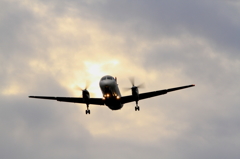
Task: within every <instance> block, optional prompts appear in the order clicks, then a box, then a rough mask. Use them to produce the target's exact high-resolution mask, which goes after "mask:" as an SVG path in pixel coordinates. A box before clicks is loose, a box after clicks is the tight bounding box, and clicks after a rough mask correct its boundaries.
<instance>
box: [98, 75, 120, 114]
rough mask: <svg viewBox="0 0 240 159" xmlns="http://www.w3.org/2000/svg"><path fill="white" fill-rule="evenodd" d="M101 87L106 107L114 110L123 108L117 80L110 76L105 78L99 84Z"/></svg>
mask: <svg viewBox="0 0 240 159" xmlns="http://www.w3.org/2000/svg"><path fill="white" fill-rule="evenodd" d="M99 86H100V89H101V91H102V94H103V100H104V103H105V105H106V106H108V107H109V108H110V109H112V110H118V109H121V108H122V107H123V104H122V103H121V93H120V91H119V88H118V84H117V80H116V78H113V77H112V76H109V75H107V76H103V77H102V78H101V80H100V82H99Z"/></svg>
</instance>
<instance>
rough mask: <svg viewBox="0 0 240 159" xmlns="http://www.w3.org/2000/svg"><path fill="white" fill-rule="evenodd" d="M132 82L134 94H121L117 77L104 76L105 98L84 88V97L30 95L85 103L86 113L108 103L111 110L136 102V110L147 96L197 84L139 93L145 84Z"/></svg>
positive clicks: (102, 79) (103, 88)
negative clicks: (96, 106) (139, 102)
mask: <svg viewBox="0 0 240 159" xmlns="http://www.w3.org/2000/svg"><path fill="white" fill-rule="evenodd" d="M130 81H131V83H132V87H131V88H128V89H131V91H132V95H128V96H121V93H120V91H119V88H118V84H117V78H113V77H112V76H110V75H106V76H103V77H102V78H101V80H100V82H99V86H100V89H101V91H102V94H103V98H90V94H89V92H88V90H87V87H86V88H85V89H82V98H80V97H49V96H29V98H38V99H49V100H57V101H60V102H71V103H84V104H86V106H87V110H86V114H90V109H89V105H90V104H93V105H106V106H107V107H108V108H110V109H111V110H119V109H121V108H122V107H123V105H124V104H126V103H129V102H133V101H135V102H136V106H135V111H139V110H140V107H139V106H138V101H139V100H142V99H146V98H151V97H154V96H159V95H164V94H167V93H168V92H173V91H177V90H180V89H185V88H189V87H193V86H195V85H187V86H181V87H175V88H170V89H163V90H157V91H152V92H146V93H139V91H138V88H141V87H143V84H141V85H138V86H135V84H134V79H130Z"/></svg>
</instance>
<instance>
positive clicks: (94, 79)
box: [71, 60, 119, 97]
mask: <svg viewBox="0 0 240 159" xmlns="http://www.w3.org/2000/svg"><path fill="white" fill-rule="evenodd" d="M118 64H119V61H118V60H108V61H103V62H94V61H85V62H84V72H85V77H82V74H81V73H80V74H78V75H77V77H76V80H78V81H76V83H78V84H73V85H72V86H71V87H72V88H74V87H75V86H76V85H78V86H79V87H80V88H85V87H86V85H88V84H87V83H89V84H90V86H89V89H88V90H89V92H90V93H91V96H92V97H102V93H101V90H100V88H99V80H100V78H101V77H102V76H104V75H108V74H110V73H114V70H115V68H117V67H118ZM79 79H80V80H82V81H79ZM79 82H80V83H79ZM76 93H77V94H78V95H79V91H77V92H76ZM74 94H75V93H74Z"/></svg>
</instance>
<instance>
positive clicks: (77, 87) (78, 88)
mask: <svg viewBox="0 0 240 159" xmlns="http://www.w3.org/2000/svg"><path fill="white" fill-rule="evenodd" d="M75 89H77V90H80V91H83V89H82V88H81V87H79V86H77V85H76V86H75Z"/></svg>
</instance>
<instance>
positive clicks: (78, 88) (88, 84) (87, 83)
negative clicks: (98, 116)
mask: <svg viewBox="0 0 240 159" xmlns="http://www.w3.org/2000/svg"><path fill="white" fill-rule="evenodd" d="M89 86H90V82H89V81H88V82H86V86H85V88H84V89H82V88H81V87H79V86H78V85H76V86H75V89H77V90H80V91H84V90H87V89H88V87H89Z"/></svg>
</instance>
